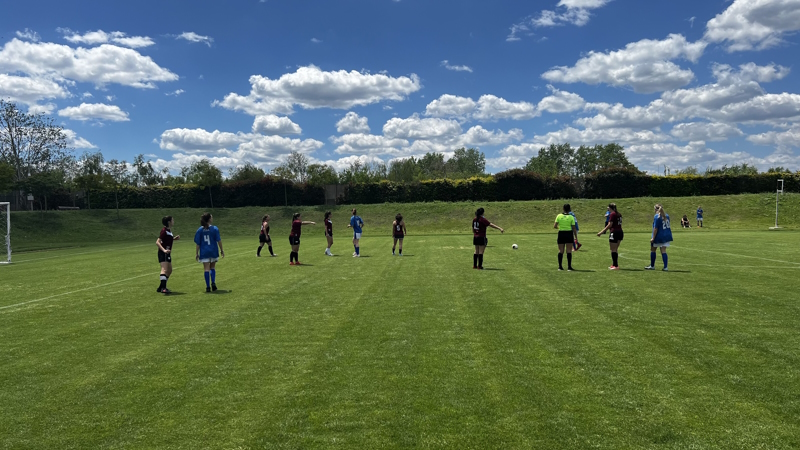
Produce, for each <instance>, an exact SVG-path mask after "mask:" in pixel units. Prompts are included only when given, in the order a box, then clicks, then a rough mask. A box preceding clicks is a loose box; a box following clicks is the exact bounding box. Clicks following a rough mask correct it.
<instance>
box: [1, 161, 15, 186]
mask: <svg viewBox="0 0 800 450" xmlns="http://www.w3.org/2000/svg"><path fill="white" fill-rule="evenodd" d="M14 179H15V174H14V166H12V165H11V164H8V163H5V162H1V161H0V192H8V191H10V190H11V189H12V188H13V187H14Z"/></svg>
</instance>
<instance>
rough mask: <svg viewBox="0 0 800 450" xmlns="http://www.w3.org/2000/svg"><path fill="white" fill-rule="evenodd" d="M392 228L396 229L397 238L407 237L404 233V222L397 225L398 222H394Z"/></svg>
mask: <svg viewBox="0 0 800 450" xmlns="http://www.w3.org/2000/svg"><path fill="white" fill-rule="evenodd" d="M392 226H393V227H394V235H395V236H405V233H403V222H400V223H397V221H394V222H392Z"/></svg>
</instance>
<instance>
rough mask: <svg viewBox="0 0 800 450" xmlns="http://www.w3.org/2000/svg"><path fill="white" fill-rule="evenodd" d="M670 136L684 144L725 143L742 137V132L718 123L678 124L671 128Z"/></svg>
mask: <svg viewBox="0 0 800 450" xmlns="http://www.w3.org/2000/svg"><path fill="white" fill-rule="evenodd" d="M670 134H671V135H672V136H674V137H675V138H676V139H678V140H681V141H685V142H694V141H706V142H710V141H725V140H728V139H729V138H732V137H740V136H743V135H744V133H742V130H740V129H739V128H737V127H736V126H735V125H731V124H728V123H719V122H689V123H679V124H678V125H675V126H674V127H672V131H670Z"/></svg>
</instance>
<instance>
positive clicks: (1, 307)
mask: <svg viewBox="0 0 800 450" xmlns="http://www.w3.org/2000/svg"><path fill="white" fill-rule="evenodd" d="M246 254H249V253H237V254H235V255H230V256H228V258H233V257H234V256H239V255H246ZM183 267H191V266H183ZM183 267H177V268H175V269H172V270H173V272H174V271H175V270H178V269H182V268H183ZM153 273H154V272H150V273H146V274H142V275H138V276H135V277H131V278H126V279H124V280H118V281H112V282H110V283H104V284H98V285H96V286H89V287H86V288H82V289H77V290H74V291H70V292H64V293H61V294H55V295H51V296H49V297H43V298H37V299H36V300H28V301H27V302H22V303H17V304H15V305H6V306H0V311H2V310H4V309H11V308H18V307H20V306H25V305H30V304H31V303H39V302H43V301H45V300H50V299H53V298H57V297H63V296H65V295H72V294H77V293H78V292H84V291H89V290H92V289H97V288H102V287H106V286H113V285H115V284H120V283H125V282H128V281H132V280H136V279H139V278H144V277H149V276H153Z"/></svg>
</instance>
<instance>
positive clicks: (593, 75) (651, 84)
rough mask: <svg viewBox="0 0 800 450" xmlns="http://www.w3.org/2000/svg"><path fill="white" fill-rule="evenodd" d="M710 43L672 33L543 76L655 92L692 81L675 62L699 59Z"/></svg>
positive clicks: (595, 54) (689, 73)
mask: <svg viewBox="0 0 800 450" xmlns="http://www.w3.org/2000/svg"><path fill="white" fill-rule="evenodd" d="M706 45H707V44H706V43H705V42H702V41H698V42H694V43H690V42H688V41H687V40H686V38H685V37H683V36H681V35H677V34H672V35H670V36H669V37H667V38H666V39H664V40H661V41H657V40H650V39H644V40H641V41H638V42H633V43H630V44H628V45H626V46H625V48H624V49H621V50H617V51H612V52H607V53H600V52H594V51H592V52H589V54H588V55H587V56H585V57H583V58H581V59H579V60H578V62H577V63H575V65H574V66H572V67H566V66H560V67H555V68H553V69H551V70H549V71H547V72H545V73H544V74H542V78H544V79H545V80H547V81H550V82H552V83H586V84H608V85H610V86H618V87H622V86H630V87H631V88H633V90H634V91H635V92H638V93H653V92H660V91H666V90H669V89H675V88H677V87H681V86H684V85H686V84H689V83H690V82H691V81H692V80H693V79H694V73H693V72H692V71H691V70H688V69H682V68H680V67H679V66H678V65H677V64H675V63H673V62H672V60H674V59H679V58H680V59H685V60H688V61H691V62H696V61H697V60H698V59H699V58H700V56H702V54H703V51H704V50H705V47H706Z"/></svg>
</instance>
